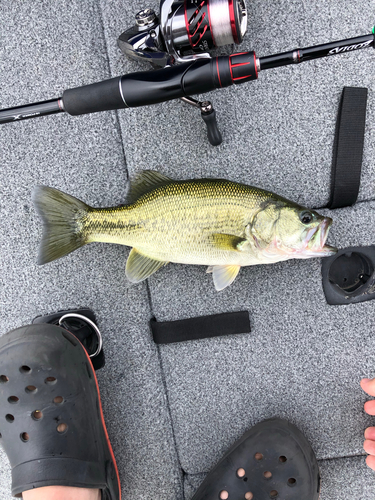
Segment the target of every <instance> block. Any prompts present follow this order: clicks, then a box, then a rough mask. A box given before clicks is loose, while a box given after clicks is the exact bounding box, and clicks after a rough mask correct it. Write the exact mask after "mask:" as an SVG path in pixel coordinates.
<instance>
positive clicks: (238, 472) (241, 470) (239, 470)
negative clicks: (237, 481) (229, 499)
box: [236, 467, 246, 479]
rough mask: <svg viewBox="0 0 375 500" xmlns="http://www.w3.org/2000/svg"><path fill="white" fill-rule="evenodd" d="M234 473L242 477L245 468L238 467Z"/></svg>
mask: <svg viewBox="0 0 375 500" xmlns="http://www.w3.org/2000/svg"><path fill="white" fill-rule="evenodd" d="M236 474H237V477H239V478H241V479H242V478H243V477H244V476H245V474H246V472H245V469H243V468H242V467H240V468H239V469H237V472H236Z"/></svg>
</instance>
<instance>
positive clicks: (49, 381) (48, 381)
mask: <svg viewBox="0 0 375 500" xmlns="http://www.w3.org/2000/svg"><path fill="white" fill-rule="evenodd" d="M56 382H57V379H56V378H55V377H47V378H46V379H45V381H44V383H45V384H47V385H53V384H56Z"/></svg>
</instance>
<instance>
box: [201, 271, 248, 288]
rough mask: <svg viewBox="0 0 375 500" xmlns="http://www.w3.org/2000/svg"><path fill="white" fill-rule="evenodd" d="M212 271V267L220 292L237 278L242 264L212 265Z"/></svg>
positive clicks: (216, 285)
mask: <svg viewBox="0 0 375 500" xmlns="http://www.w3.org/2000/svg"><path fill="white" fill-rule="evenodd" d="M209 269H210V271H209V270H207V272H211V269H212V278H213V280H214V285H215V288H216V290H217V291H218V292H219V291H220V290H224V288H226V287H227V286H229V285H230V284H231V283H233V281H234V280H235V279H236V276H237V274H238V273H239V270H240V269H241V266H235V265H229V266H212V267H211V266H210V267H209Z"/></svg>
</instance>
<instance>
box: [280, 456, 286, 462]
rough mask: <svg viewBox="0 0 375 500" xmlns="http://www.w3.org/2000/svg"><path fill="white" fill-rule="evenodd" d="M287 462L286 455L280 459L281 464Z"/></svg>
mask: <svg viewBox="0 0 375 500" xmlns="http://www.w3.org/2000/svg"><path fill="white" fill-rule="evenodd" d="M286 461H287V458H286V457H284V455H282V456H281V457H279V462H281V463H283V464H284V463H285V462H286Z"/></svg>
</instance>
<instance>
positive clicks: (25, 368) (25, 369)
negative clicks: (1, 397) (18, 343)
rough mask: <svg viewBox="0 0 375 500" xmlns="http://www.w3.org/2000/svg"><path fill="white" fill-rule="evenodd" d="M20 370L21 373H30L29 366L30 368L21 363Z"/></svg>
mask: <svg viewBox="0 0 375 500" xmlns="http://www.w3.org/2000/svg"><path fill="white" fill-rule="evenodd" d="M20 372H21V373H30V372H31V368H30V366H27V365H22V366H20Z"/></svg>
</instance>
